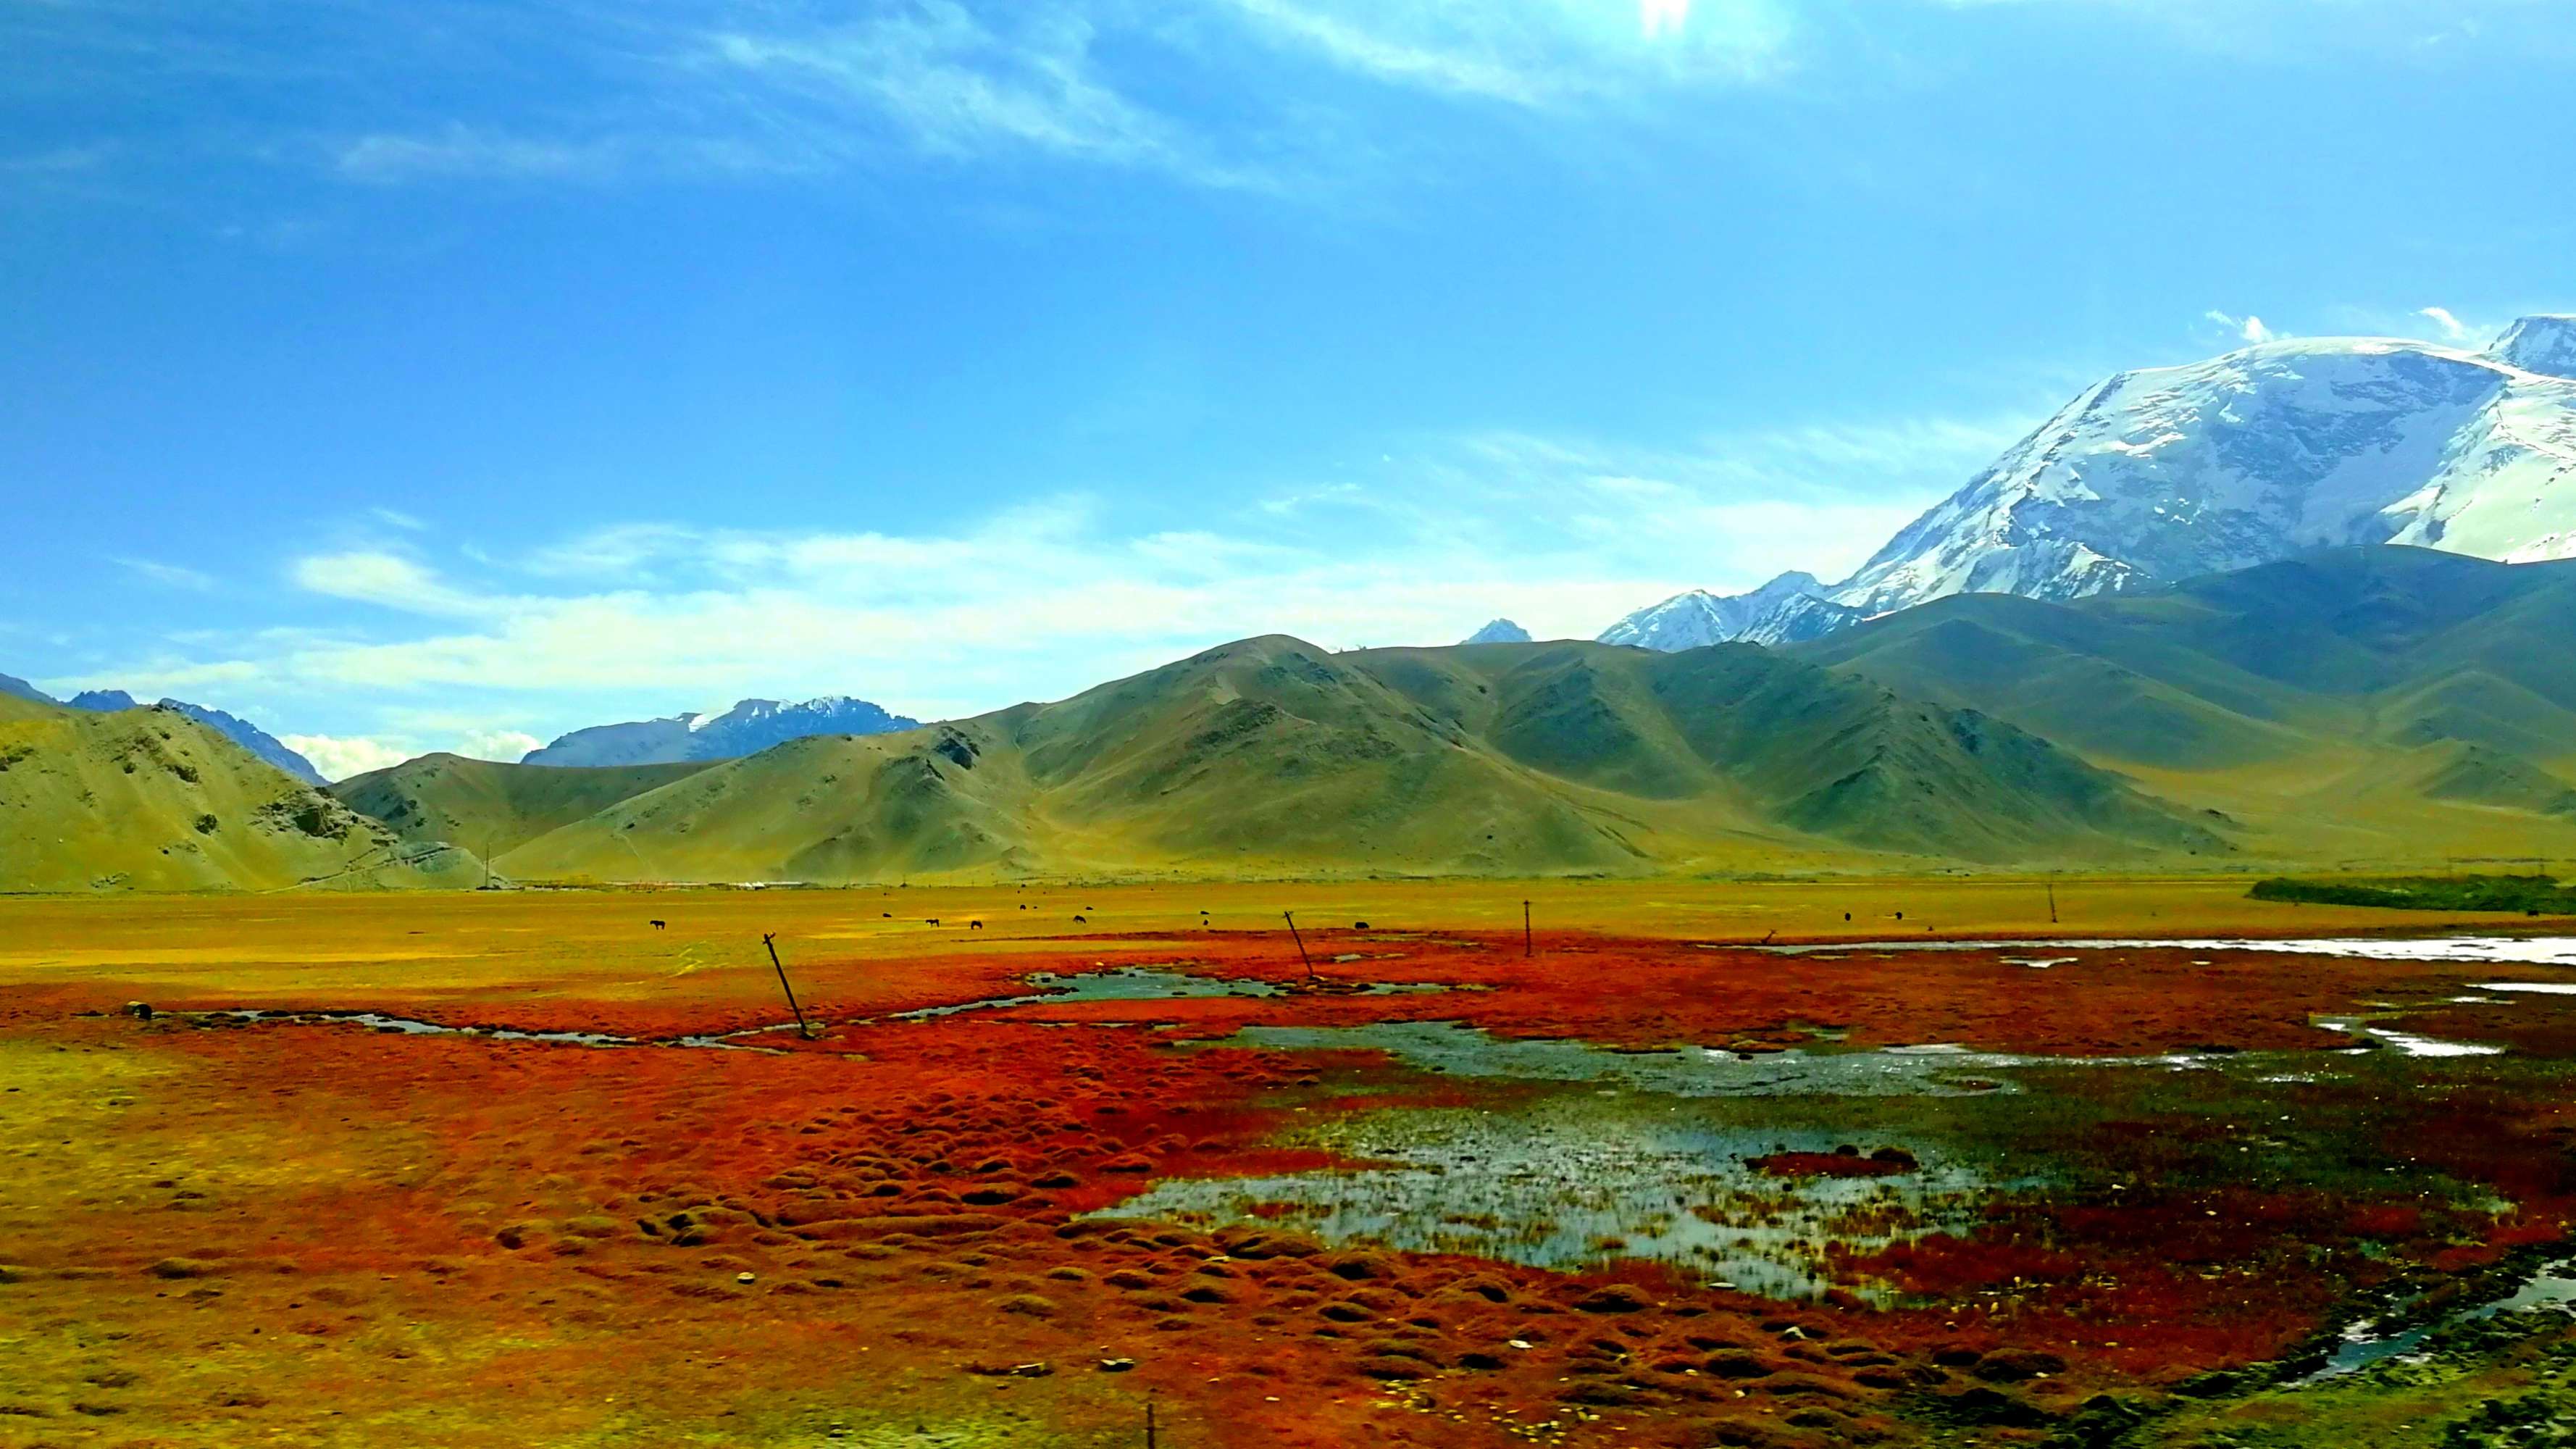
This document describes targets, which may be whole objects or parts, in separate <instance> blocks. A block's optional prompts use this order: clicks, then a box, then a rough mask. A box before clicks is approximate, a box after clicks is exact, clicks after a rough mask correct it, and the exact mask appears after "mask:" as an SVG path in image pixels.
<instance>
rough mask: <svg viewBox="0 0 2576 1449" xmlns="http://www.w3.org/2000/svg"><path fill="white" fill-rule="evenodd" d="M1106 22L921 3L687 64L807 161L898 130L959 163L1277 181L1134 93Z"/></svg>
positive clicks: (931, 0)
mask: <svg viewBox="0 0 2576 1449" xmlns="http://www.w3.org/2000/svg"><path fill="white" fill-rule="evenodd" d="M1097 28H1098V27H1097V24H1096V22H1095V20H1094V18H1093V16H1092V15H1091V14H1090V13H1089V12H1088V11H1086V10H1085V9H1084V8H1083V7H1079V6H1068V5H1051V4H1035V5H1025V6H1015V7H989V6H988V7H982V8H980V9H977V8H970V7H969V6H967V5H964V4H961V3H958V0H914V3H912V4H910V5H905V6H897V7H888V8H885V9H882V10H880V11H879V13H877V14H875V15H872V16H869V17H867V18H864V19H859V20H855V21H851V22H849V23H845V24H838V25H832V26H828V27H823V28H811V27H808V28H785V29H726V30H718V31H715V32H712V33H710V34H707V35H705V36H703V37H701V39H700V41H699V44H698V46H697V48H696V50H695V53H694V54H692V55H690V56H689V57H688V58H687V62H686V64H687V68H688V69H690V70H693V71H696V72H699V73H703V74H714V75H717V76H719V77H721V84H722V86H723V89H724V91H725V93H726V95H727V96H728V97H729V98H731V99H733V100H735V101H736V102H742V101H749V102H751V103H753V104H756V105H757V106H758V107H759V108H760V111H761V116H762V125H763V128H764V131H765V133H766V144H767V145H768V146H769V147H771V148H772V149H775V148H777V147H779V146H780V145H782V144H783V145H784V146H785V147H786V149H788V150H789V151H790V152H792V153H793V154H794V156H795V157H796V164H798V165H800V166H823V165H840V164H845V163H847V162H848V161H850V160H852V159H855V158H858V157H861V156H864V155H865V153H866V151H867V149H868V145H867V138H868V136H869V134H870V132H871V130H878V131H884V130H890V131H891V132H892V134H893V135H894V137H896V138H897V139H899V140H900V141H901V142H903V143H904V144H906V145H908V146H910V147H911V148H913V149H915V150H917V151H920V152H925V153H928V154H930V155H934V156H938V157H943V158H948V159H955V160H969V159H979V158H984V157H990V156H996V155H999V156H1009V155H1014V154H1020V155H1032V154H1033V155H1045V156H1055V157H1061V158H1066V159H1071V160H1077V161H1085V162H1092V163H1099V164H1106V165H1113V166H1122V167H1131V168H1137V169H1144V170H1155V171H1163V172H1168V173H1171V174H1173V175H1177V176H1180V177H1182V178H1184V179H1186V180H1190V181H1194V182H1197V183H1200V184H1204V185H1210V186H1220V187H1244V186H1256V187H1257V186H1267V185H1269V184H1271V182H1270V180H1269V178H1268V177H1267V176H1266V175H1265V174H1264V173H1263V171H1262V170H1261V168H1259V167H1257V166H1254V165H1249V164H1246V163H1244V162H1241V161H1229V160H1224V159H1220V158H1219V157H1218V156H1217V155H1216V154H1215V153H1214V152H1213V151H1212V150H1210V149H1209V148H1208V147H1207V146H1206V145H1205V144H1204V143H1203V141H1202V140H1201V139H1200V138H1198V137H1197V136H1196V135H1195V134H1194V133H1192V132H1191V131H1190V130H1188V129H1187V128H1185V127H1183V126H1181V125H1180V124H1178V123H1177V122H1175V121H1174V120H1172V119H1171V118H1170V117H1168V116H1166V115H1164V114H1163V113H1161V112H1159V111H1157V110H1154V109H1153V108H1151V107H1149V106H1147V105H1145V104H1143V103H1141V102H1139V101H1137V100H1135V99H1133V98H1131V97H1130V96H1129V95H1128V94H1127V93H1126V92H1125V91H1124V90H1122V89H1121V88H1120V87H1119V85H1118V84H1117V83H1116V82H1114V81H1113V80H1112V79H1111V78H1110V77H1109V76H1108V74H1107V73H1106V72H1105V71H1104V69H1103V67H1102V66H1101V65H1100V64H1099V63H1098V62H1097V61H1096V60H1095V58H1094V56H1093V53H1092V52H1093V43H1094V39H1095V35H1096V32H1097Z"/></svg>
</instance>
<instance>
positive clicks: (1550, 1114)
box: [1100, 1091, 1998, 1298]
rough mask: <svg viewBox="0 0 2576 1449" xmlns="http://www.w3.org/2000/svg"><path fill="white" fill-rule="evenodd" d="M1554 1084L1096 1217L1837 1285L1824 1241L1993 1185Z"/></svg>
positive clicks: (1954, 1223)
mask: <svg viewBox="0 0 2576 1449" xmlns="http://www.w3.org/2000/svg"><path fill="white" fill-rule="evenodd" d="M1608 1097H1609V1099H1608V1100H1604V1099H1603V1097H1602V1096H1600V1095H1596V1094H1594V1093H1587V1092H1572V1091H1569V1092H1561V1093H1555V1094H1551V1095H1550V1096H1548V1097H1546V1098H1543V1099H1541V1100H1540V1101H1538V1102H1536V1103H1532V1104H1526V1105H1523V1106H1519V1107H1516V1108H1513V1109H1510V1110H1506V1111H1478V1110H1473V1109H1440V1110H1399V1111H1388V1112H1377V1113H1369V1114H1364V1115H1361V1116H1356V1117H1348V1118H1341V1119H1336V1120H1332V1121H1328V1122H1325V1123H1321V1124H1318V1125H1317V1126H1316V1127H1315V1128H1314V1129H1312V1130H1311V1131H1310V1132H1309V1133H1307V1134H1303V1135H1302V1136H1301V1141H1303V1142H1306V1143H1309V1144H1311V1145H1315V1146H1320V1147H1324V1148H1326V1149H1328V1150H1331V1151H1334V1152H1336V1153H1338V1154H1341V1155H1344V1156H1347V1157H1351V1158H1354V1159H1362V1160H1366V1161H1369V1162H1372V1163H1378V1164H1384V1165H1382V1166H1372V1167H1369V1168H1366V1169H1360V1170H1352V1171H1325V1172H1311V1173H1298V1174H1291V1175H1286V1176H1278V1177H1264V1178H1231V1179H1226V1178H1220V1179H1179V1178H1170V1179H1165V1180H1163V1181H1161V1182H1158V1183H1156V1184H1155V1185H1154V1187H1153V1188H1152V1189H1151V1190H1150V1191H1148V1192H1146V1193H1145V1194H1143V1195H1142V1196H1140V1197H1136V1198H1131V1199H1129V1200H1128V1201H1126V1202H1123V1203H1121V1204H1119V1205H1118V1206H1117V1207H1115V1208H1112V1209H1109V1210H1107V1211H1105V1212H1103V1213H1102V1214H1100V1215H1101V1216H1104V1217H1119V1218H1146V1219H1167V1220H1168V1219H1172V1218H1185V1219H1201V1220H1234V1221H1247V1222H1249V1221H1266V1222H1272V1223H1281V1224H1285V1225H1293V1226H1295V1227H1297V1228H1300V1229H1302V1230H1305V1231H1308V1232H1312V1233H1313V1234H1315V1235H1316V1236H1318V1237H1320V1238H1323V1239H1324V1240H1326V1241H1328V1242H1367V1243H1374V1244H1382V1245H1385V1246H1388V1247H1392V1248H1398V1249H1402V1250H1405V1251H1409V1252H1424V1253H1462V1254H1470V1255H1473V1256H1476V1257H1483V1258H1493V1259H1498V1260H1501V1261H1507V1262H1515V1263H1526V1264H1531V1265H1533V1266H1538V1267H1548V1268H1570V1267H1580V1266H1584V1265H1589V1264H1598V1263H1605V1262H1609V1261H1612V1260H1615V1259H1624V1258H1644V1259H1652V1260H1656V1261H1661V1262H1670V1263H1676V1264H1679V1265H1682V1266H1683V1267H1685V1268H1688V1269H1690V1270H1692V1271H1695V1272H1697V1273H1699V1274H1701V1275H1702V1276H1703V1277H1704V1278H1705V1279H1707V1280H1708V1281H1711V1282H1716V1283H1724V1284H1726V1285H1729V1286H1732V1287H1735V1288H1739V1289H1742V1290H1743V1291H1746V1292H1749V1293H1757V1294H1761V1295H1763V1296H1766V1297H1773V1298H1803V1297H1812V1296H1814V1295H1817V1294H1820V1293H1822V1292H1823V1291H1824V1290H1825V1289H1826V1288H1828V1287H1830V1286H1833V1284H1834V1280H1833V1277H1832V1274H1831V1271H1830V1269H1829V1267H1828V1266H1827V1256H1826V1253H1827V1246H1828V1245H1829V1244H1832V1245H1839V1246H1841V1247H1842V1248H1844V1249H1846V1250H1849V1251H1854V1252H1861V1253H1868V1252H1872V1251H1876V1250H1877V1249H1880V1248H1884V1247H1887V1246H1890V1245H1892V1244H1894V1243H1897V1242H1899V1241H1904V1240H1907V1239H1911V1238H1916V1237H1920V1236H1923V1235H1925V1234H1929V1233H1933V1232H1938V1231H1944V1230H1964V1229H1965V1228H1966V1227H1967V1226H1968V1224H1969V1222H1970V1219H1971V1218H1972V1216H1973V1213H1972V1210H1971V1208H1972V1204H1974V1203H1976V1202H1979V1201H1982V1200H1983V1196H1984V1195H1985V1194H1987V1193H1990V1192H1992V1191H1994V1190H1995V1189H1996V1187H1997V1186H1998V1184H1996V1183H1994V1182H1992V1181H1990V1180H1988V1179H1986V1178H1984V1177H1983V1176H1981V1175H1980V1174H1979V1173H1977V1172H1975V1171H1973V1170H1971V1169H1969V1168H1967V1167H1965V1166H1962V1165H1960V1164H1958V1163H1956V1162H1952V1161H1948V1160H1945V1159H1944V1158H1943V1156H1942V1155H1941V1154H1940V1153H1939V1152H1938V1151H1930V1152H1928V1153H1927V1152H1925V1151H1923V1150H1921V1149H1920V1148H1919V1145H1917V1144H1909V1145H1912V1146H1917V1156H1918V1158H1919V1161H1918V1163H1917V1165H1916V1167H1915V1168H1914V1170H1912V1171H1910V1172H1908V1173H1905V1174H1903V1175H1901V1176H1896V1177H1883V1178H1856V1177H1855V1178H1834V1177H1815V1178H1803V1179H1789V1178H1778V1177H1773V1176H1771V1175H1769V1174H1766V1173H1763V1172H1760V1171H1757V1170H1756V1169H1754V1168H1753V1167H1751V1166H1749V1165H1747V1162H1746V1159H1748V1158H1751V1157H1756V1156H1760V1155H1763V1154H1766V1153H1769V1152H1774V1151H1780V1150H1788V1151H1796V1152H1817V1153H1831V1152H1832V1151H1833V1150H1834V1148H1835V1147H1836V1146H1837V1145H1839V1144H1840V1143H1843V1142H1847V1141H1849V1140H1850V1139H1849V1138H1848V1136H1837V1135H1835V1134H1834V1133H1833V1132H1832V1131H1831V1130H1830V1129H1824V1128H1800V1127H1789V1128H1781V1127H1777V1126H1772V1125H1765V1126H1763V1127H1760V1128H1745V1127H1734V1126H1720V1125H1715V1124H1712V1123H1709V1122H1704V1121H1700V1120H1697V1119H1696V1117H1695V1115H1694V1113H1693V1111H1692V1109H1691V1108H1690V1106H1689V1104H1687V1103H1675V1102H1671V1101H1669V1100H1667V1101H1662V1102H1652V1101H1648V1102H1640V1101H1639V1099H1637V1098H1634V1097H1630V1096H1627V1095H1626V1094H1623V1093H1616V1092H1614V1093H1611V1094H1608Z"/></svg>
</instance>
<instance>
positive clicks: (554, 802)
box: [331, 754, 706, 856]
mask: <svg viewBox="0 0 2576 1449" xmlns="http://www.w3.org/2000/svg"><path fill="white" fill-rule="evenodd" d="M705 768H706V766H705V765H703V764H696V763H690V764H678V765H628V766H624V767H621V768H600V769H581V768H571V767H563V766H553V767H545V766H526V765H503V764H496V763H494V762H493V761H490V760H469V759H466V758H464V757H463V756H460V755H443V754H442V755H423V756H421V757H419V758H418V759H413V760H406V761H404V762H403V763H401V764H399V765H395V766H393V767H391V768H389V769H383V770H372V771H369V772H368V773H366V774H363V775H353V776H351V777H350V778H348V779H346V780H343V781H341V782H340V783H339V784H337V785H334V786H332V787H331V793H332V794H333V795H336V796H338V797H339V798H340V800H341V801H342V802H344V803H345V804H347V805H348V806H349V808H350V809H352V810H356V811H358V812H359V813H361V814H364V815H368V816H371V817H373V818H375V819H377V820H380V821H382V822H384V824H385V825H386V826H388V827H389V828H391V829H392V831H393V832H394V833H395V834H396V835H399V836H401V837H402V838H403V839H405V840H409V841H415V842H428V841H452V842H455V843H457V844H461V845H466V846H469V847H471V848H472V849H473V850H474V851H475V853H476V854H478V855H480V854H483V853H484V852H485V850H486V849H487V848H488V849H489V850H490V852H491V853H492V854H494V855H496V856H497V855H498V854H499V853H501V852H503V851H506V850H510V849H512V848H514V847H516V846H519V845H523V844H525V843H527V842H528V841H530V840H533V839H535V838H536V837H538V836H540V835H543V834H545V833H546V832H547V831H549V830H553V829H556V828H557V827H559V826H565V825H570V824H571V823H573V822H574V821H576V820H580V819H583V818H585V817H587V816H591V815H596V814H598V813H599V812H600V811H602V810H605V809H607V808H608V807H609V806H611V805H614V804H616V803H617V802H619V801H621V800H625V799H629V798H631V797H633V796H636V795H641V794H643V793H644V792H645V791H647V790H653V789H658V788H660V787H661V786H664V785H667V784H670V783H671V782H672V781H674V780H680V779H685V778H687V777H688V776H690V775H694V774H696V773H697V772H698V771H700V770H703V769H705Z"/></svg>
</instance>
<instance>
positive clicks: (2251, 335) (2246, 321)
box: [2202, 310, 2281, 344]
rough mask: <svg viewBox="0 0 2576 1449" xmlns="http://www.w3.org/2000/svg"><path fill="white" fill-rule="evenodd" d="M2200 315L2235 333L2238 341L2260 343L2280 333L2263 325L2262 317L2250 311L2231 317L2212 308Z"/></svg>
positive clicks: (2272, 338) (2270, 339) (2272, 339)
mask: <svg viewBox="0 0 2576 1449" xmlns="http://www.w3.org/2000/svg"><path fill="white" fill-rule="evenodd" d="M2202 316H2203V317H2205V318H2206V319H2207V320H2209V321H2212V322H2215V323H2217V324H2218V325H2219V326H2221V327H2224V328H2226V329H2227V330H2228V331H2230V332H2233V333H2235V334H2236V340H2238V341H2240V342H2246V343H2254V344H2260V343H2265V342H2271V341H2275V340H2277V339H2278V338H2279V337H2280V335H2281V334H2279V333H2277V332H2275V331H2273V330H2272V329H2271V328H2270V327H2268V326H2265V325H2264V323H2263V319H2262V318H2260V317H2257V316H2254V315H2253V314H2252V313H2247V314H2246V315H2245V316H2242V317H2231V316H2229V315H2228V314H2226V313H2224V312H2220V311H2216V310H2212V311H2209V312H2205V313H2203V314H2202Z"/></svg>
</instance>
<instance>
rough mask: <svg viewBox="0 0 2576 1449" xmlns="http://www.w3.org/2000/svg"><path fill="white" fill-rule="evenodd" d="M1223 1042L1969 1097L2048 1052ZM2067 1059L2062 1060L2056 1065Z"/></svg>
mask: <svg viewBox="0 0 2576 1449" xmlns="http://www.w3.org/2000/svg"><path fill="white" fill-rule="evenodd" d="M1219 1045H1235V1046H1251V1047H1265V1048H1268V1049H1271V1050H1274V1051H1382V1052H1385V1053H1386V1054H1388V1055H1389V1056H1392V1057H1394V1058H1395V1059H1396V1060H1398V1061H1400V1062H1403V1063H1404V1064H1405V1065H1407V1066H1411V1067H1416V1068H1419V1069H1421V1070H1423V1071H1430V1072H1448V1073H1454V1074H1456V1075H1458V1076H1462V1077H1511V1078H1516V1079H1519V1080H1523V1081H1533V1082H1592V1083H1607V1084H1610V1085H1614V1086H1619V1087H1626V1088H1629V1089H1631V1090H1635V1091H1640V1092H1655V1093H1660V1094H1662V1095H1665V1096H1671V1097H1779V1096H1803V1097H1965V1096H1974V1095H1978V1094H1981V1093H1986V1092H1995V1091H2007V1092H2008V1091H2014V1090H2017V1089H2016V1088H2015V1087H2014V1086H2013V1085H2012V1084H2011V1083H2009V1082H1997V1081H1994V1080H1992V1079H1991V1078H1988V1077H1985V1076H1982V1075H1980V1074H1981V1073H1986V1072H1998V1071H2005V1070H2009V1069H2010V1068H2013V1067H2020V1066H2032V1065H2039V1064H2041V1061H2042V1059H2039V1058H2030V1057H2017V1056H2008V1055H2005V1054H2002V1053H1999V1052H1972V1051H1967V1050H1965V1049H1963V1048H1960V1047H1954V1046H1940V1047H1896V1048H1892V1049H1890V1050H1887V1051H1862V1052H1809V1051H1804V1050H1799V1049H1794V1048H1793V1049H1791V1050H1787V1051H1776V1052H1761V1053H1738V1052H1731V1051H1726V1050H1723V1049H1721V1048H1716V1047H1685V1048H1682V1049H1680V1050H1676V1051H1650V1052H1627V1051H1616V1052H1614V1051H1609V1050H1606V1049H1604V1048H1601V1047H1597V1046H1592V1045H1589V1044H1587V1043H1584V1042H1575V1041H1523V1040H1519V1039H1516V1038H1512V1037H1498V1036H1495V1035H1493V1034H1492V1033H1490V1032H1487V1031H1485V1030H1483V1029H1481V1028H1478V1027H1472V1026H1468V1025H1465V1024H1464V1023H1461V1022H1455V1021H1386V1022H1373V1023H1371V1024H1369V1025H1366V1026H1247V1027H1245V1028H1243V1029H1242V1030H1240V1031H1238V1032H1236V1033H1235V1034H1234V1035H1233V1036H1231V1037H1228V1038H1225V1039H1224V1041H1223V1042H1221V1043H1219ZM2050 1064H2052V1065H2062V1064H2063V1062H2062V1061H2061V1062H2055V1063H2050Z"/></svg>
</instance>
